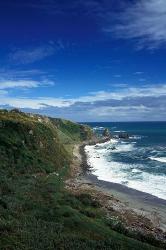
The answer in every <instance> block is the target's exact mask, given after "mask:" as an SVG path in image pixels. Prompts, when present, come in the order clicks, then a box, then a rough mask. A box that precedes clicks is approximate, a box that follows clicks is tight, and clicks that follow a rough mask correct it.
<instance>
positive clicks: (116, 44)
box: [0, 0, 166, 121]
mask: <svg viewBox="0 0 166 250" xmlns="http://www.w3.org/2000/svg"><path fill="white" fill-rule="evenodd" d="M165 27H166V1H165V0H149V1H144V0H86V1H85V0H70V1H67V0H38V1H37V0H36V1H35V0H33V1H32V0H29V1H26V0H24V1H23V0H15V1H12V0H2V1H1V2H0V32H1V33H0V34H1V39H0V108H13V107H16V108H20V109H22V110H24V111H28V112H35V113H40V114H47V115H50V116H54V117H63V118H67V119H72V120H75V121H159V120H166V108H165V107H166V29H165Z"/></svg>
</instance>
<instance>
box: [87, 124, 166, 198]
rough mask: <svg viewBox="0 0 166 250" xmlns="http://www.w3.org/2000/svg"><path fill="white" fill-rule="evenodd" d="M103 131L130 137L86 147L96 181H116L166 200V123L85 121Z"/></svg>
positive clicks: (98, 130)
mask: <svg viewBox="0 0 166 250" xmlns="http://www.w3.org/2000/svg"><path fill="white" fill-rule="evenodd" d="M87 124H88V125H90V126H91V127H92V128H93V129H94V131H96V132H98V133H102V131H103V130H104V129H105V128H108V129H109V130H110V132H111V133H112V134H113V135H117V134H119V133H120V132H127V133H128V134H129V139H111V141H109V142H106V143H102V144H97V145H95V146H86V147H85V151H86V153H87V156H88V164H89V165H90V166H91V168H92V173H93V174H94V175H96V176H97V178H98V179H99V180H104V181H108V182H113V183H119V184H122V185H125V186H127V187H129V188H133V189H136V190H139V191H142V192H145V193H149V194H152V195H154V196H157V197H159V198H161V199H165V200H166V122H110V123H87Z"/></svg>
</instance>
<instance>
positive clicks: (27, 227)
mask: <svg viewBox="0 0 166 250" xmlns="http://www.w3.org/2000/svg"><path fill="white" fill-rule="evenodd" d="M91 136H92V132H91V130H90V129H89V128H88V127H84V126H82V125H78V124H74V123H72V122H70V121H65V120H60V119H48V118H46V117H41V116H35V115H33V116H30V115H27V114H24V113H21V112H18V111H14V112H7V111H0V249H2V250H53V249H73V250H74V249H85V250H88V249H89V250H90V249H92V250H93V249H115V250H116V249H118V250H119V249H120V250H121V249H122V250H123V249H124V250H125V249H131V250H132V249H133V250H137V249H142V250H144V249H145V250H146V249H149V250H150V249H158V248H157V247H153V246H152V245H150V244H147V243H143V242H141V241H139V240H137V238H138V239H140V238H139V237H138V235H132V234H131V233H130V232H126V230H125V229H124V228H123V227H122V226H121V224H119V227H118V226H115V225H114V223H113V221H112V220H111V218H110V219H106V216H105V214H104V212H103V211H102V209H101V205H100V204H99V203H98V202H97V201H94V200H93V199H92V197H91V196H90V195H89V194H80V195H73V194H71V193H68V192H67V191H65V189H64V179H66V177H67V175H68V172H69V165H70V161H71V155H72V153H71V152H72V150H71V149H72V148H71V147H73V144H74V143H76V142H77V143H78V142H80V141H83V140H84V139H90V138H91ZM119 223H120V222H119ZM141 240H142V241H146V242H149V243H152V244H153V245H158V246H159V243H158V242H155V241H153V240H152V239H146V238H145V239H142V238H141Z"/></svg>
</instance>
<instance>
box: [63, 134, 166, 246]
mask: <svg viewBox="0 0 166 250" xmlns="http://www.w3.org/2000/svg"><path fill="white" fill-rule="evenodd" d="M109 140H110V138H104V139H103V140H93V141H89V142H84V143H83V144H80V145H78V144H77V145H75V149H74V151H73V163H72V174H71V178H70V179H68V180H67V181H66V188H67V189H68V190H70V191H71V192H73V193H80V192H87V193H90V194H91V195H92V196H93V198H94V199H97V200H99V201H100V203H101V204H102V207H103V209H104V210H105V211H106V212H107V214H109V213H110V211H114V213H115V215H116V216H118V217H119V219H120V220H122V221H123V222H124V223H125V224H126V227H127V228H130V229H132V230H136V231H139V232H142V233H143V234H145V235H146V234H147V235H148V234H152V235H153V236H154V237H155V238H157V239H160V240H161V241H164V242H166V201H165V200H163V199H160V198H158V197H155V196H153V195H150V194H148V193H144V192H141V191H137V190H135V189H132V188H128V187H126V186H124V185H121V184H116V183H112V182H106V181H102V180H98V179H97V176H95V175H94V174H93V173H92V172H91V168H90V166H89V165H88V162H87V154H86V152H85V149H84V148H85V146H86V145H95V144H97V143H104V142H107V141H109ZM73 167H74V171H73Z"/></svg>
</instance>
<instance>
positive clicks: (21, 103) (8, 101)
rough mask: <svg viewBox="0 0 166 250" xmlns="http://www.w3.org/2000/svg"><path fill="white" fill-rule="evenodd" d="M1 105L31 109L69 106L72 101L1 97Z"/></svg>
mask: <svg viewBox="0 0 166 250" xmlns="http://www.w3.org/2000/svg"><path fill="white" fill-rule="evenodd" d="M0 105H9V106H11V107H16V108H30V109H42V108H44V107H46V106H48V105H49V106H52V107H59V108H60V107H68V106H70V105H71V101H67V100H64V99H60V98H59V99H58V98H47V97H43V98H42V97H41V98H21V97H18V98H14V97H5V96H4V97H3V98H2V97H1V99H0Z"/></svg>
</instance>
